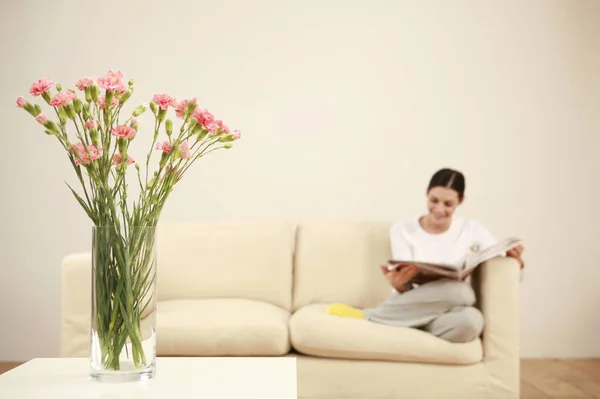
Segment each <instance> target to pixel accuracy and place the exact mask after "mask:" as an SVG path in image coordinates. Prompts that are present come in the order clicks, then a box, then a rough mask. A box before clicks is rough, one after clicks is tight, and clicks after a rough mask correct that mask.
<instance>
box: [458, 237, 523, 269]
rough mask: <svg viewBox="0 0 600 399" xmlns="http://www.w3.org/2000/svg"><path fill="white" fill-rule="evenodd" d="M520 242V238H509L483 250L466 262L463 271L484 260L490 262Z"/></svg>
mask: <svg viewBox="0 0 600 399" xmlns="http://www.w3.org/2000/svg"><path fill="white" fill-rule="evenodd" d="M521 242H522V240H521V239H520V238H517V237H509V238H507V239H505V240H502V241H499V242H498V243H496V244H494V245H491V246H489V247H487V248H484V249H482V250H480V251H479V252H476V253H475V254H473V256H471V257H470V258H469V259H468V260H467V262H466V265H465V269H467V270H468V269H472V268H474V267H477V266H478V265H479V264H481V263H482V262H485V261H486V260H490V259H492V258H495V257H497V256H503V255H504V254H505V253H506V252H508V251H510V250H511V249H513V248H515V247H517V246H518V245H520V244H521Z"/></svg>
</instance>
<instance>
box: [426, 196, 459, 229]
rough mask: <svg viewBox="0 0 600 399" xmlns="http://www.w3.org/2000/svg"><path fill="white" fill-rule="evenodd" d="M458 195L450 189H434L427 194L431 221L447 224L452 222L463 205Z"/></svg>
mask: <svg viewBox="0 0 600 399" xmlns="http://www.w3.org/2000/svg"><path fill="white" fill-rule="evenodd" d="M461 202H462V201H461V200H460V199H459V198H458V193H457V192H456V191H454V190H453V189H451V188H448V187H433V188H432V189H431V190H429V191H428V192H427V209H428V210H429V215H430V216H431V221H432V222H434V223H435V224H445V223H448V222H449V221H450V219H451V218H452V215H453V214H454V211H455V210H456V207H458V205H460V204H461Z"/></svg>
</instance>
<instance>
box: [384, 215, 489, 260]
mask: <svg viewBox="0 0 600 399" xmlns="http://www.w3.org/2000/svg"><path fill="white" fill-rule="evenodd" d="M496 242H497V240H496V238H495V237H494V236H493V235H492V234H491V233H490V232H489V231H488V230H487V229H486V228H485V227H483V225H481V224H480V223H479V222H477V221H475V220H472V219H464V218H460V217H453V219H452V222H451V224H450V227H449V228H448V230H446V231H445V232H443V233H440V234H432V233H428V232H426V231H425V230H423V228H422V227H421V224H420V223H419V218H415V219H410V220H406V221H398V222H395V223H394V224H393V225H392V227H391V228H390V243H391V249H392V257H393V258H394V260H412V261H415V262H430V263H443V264H447V265H449V266H453V267H456V269H460V268H461V267H462V266H463V264H464V262H465V259H466V257H467V255H468V254H469V252H470V251H473V252H476V251H478V250H481V249H483V248H485V247H488V246H490V245H493V244H495V243H496Z"/></svg>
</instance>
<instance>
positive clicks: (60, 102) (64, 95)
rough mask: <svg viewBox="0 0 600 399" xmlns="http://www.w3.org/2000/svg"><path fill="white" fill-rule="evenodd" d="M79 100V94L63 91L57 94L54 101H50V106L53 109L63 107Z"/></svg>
mask: <svg viewBox="0 0 600 399" xmlns="http://www.w3.org/2000/svg"><path fill="white" fill-rule="evenodd" d="M76 98H77V94H75V93H73V92H72V91H62V92H60V93H57V94H56V95H55V96H54V97H53V98H52V100H50V105H52V106H53V107H62V106H65V105H67V104H68V103H70V102H71V101H73V100H74V99H76Z"/></svg>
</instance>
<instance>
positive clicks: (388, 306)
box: [327, 169, 524, 342]
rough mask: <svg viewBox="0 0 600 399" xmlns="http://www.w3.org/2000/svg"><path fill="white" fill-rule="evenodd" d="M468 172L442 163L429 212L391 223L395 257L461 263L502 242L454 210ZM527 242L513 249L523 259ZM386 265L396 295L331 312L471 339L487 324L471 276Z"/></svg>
mask: <svg viewBox="0 0 600 399" xmlns="http://www.w3.org/2000/svg"><path fill="white" fill-rule="evenodd" d="M464 192H465V178H464V176H463V174H462V173H460V172H458V171H456V170H452V169H441V170H439V171H437V172H436V173H435V174H434V175H433V176H432V178H431V180H430V182H429V186H428V188H427V193H426V194H427V208H428V211H429V212H428V213H427V214H426V215H424V216H421V217H418V218H415V219H413V220H406V221H398V222H396V223H394V224H393V225H392V227H391V228H390V243H391V251H392V257H393V258H394V259H400V260H413V261H423V262H431V263H444V264H449V265H452V266H454V267H456V268H457V269H458V268H460V267H461V266H462V265H463V263H464V262H465V259H466V257H467V256H468V255H469V254H470V253H471V252H475V251H477V250H478V249H480V248H484V247H487V246H489V245H492V244H494V243H496V239H495V238H494V237H493V235H492V234H491V233H490V232H489V231H488V230H487V229H486V228H485V227H483V226H482V225H481V224H480V223H478V222H477V221H474V220H471V219H463V218H459V217H455V216H454V212H455V211H456V209H457V207H458V206H459V205H460V204H462V202H463V200H464ZM522 252H523V247H522V246H519V247H517V248H515V249H513V250H511V251H509V252H507V254H506V255H507V256H511V257H513V258H515V259H517V261H518V262H519V263H520V265H521V268H523V266H524V264H523V261H522V260H521V253H522ZM381 270H382V272H383V274H384V275H385V277H386V278H387V279H388V281H389V282H390V284H391V285H392V287H394V289H393V291H392V295H391V296H390V297H389V298H388V299H387V300H386V301H384V302H383V303H381V304H379V305H378V306H376V307H374V308H369V309H364V310H359V309H355V308H352V307H350V306H346V305H343V304H333V305H331V306H330V307H329V308H328V309H327V313H328V314H331V315H335V316H341V317H357V318H363V319H366V320H369V321H373V322H376V323H382V324H388V325H393V326H402V327H414V328H420V329H422V330H424V331H428V332H430V333H431V334H433V335H435V336H438V337H440V338H442V339H445V340H447V341H450V342H468V341H472V340H474V339H476V338H477V337H479V335H480V334H481V331H482V330H483V316H482V314H481V312H480V311H479V310H478V309H477V308H475V307H474V306H473V305H474V304H475V294H474V292H473V289H472V287H471V285H470V284H469V283H468V282H465V281H456V280H450V279H446V278H436V279H431V278H425V277H424V276H420V275H419V272H418V269H417V268H416V266H414V265H409V266H404V267H402V268H401V269H399V270H392V271H389V270H388V268H387V265H382V266H381Z"/></svg>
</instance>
